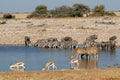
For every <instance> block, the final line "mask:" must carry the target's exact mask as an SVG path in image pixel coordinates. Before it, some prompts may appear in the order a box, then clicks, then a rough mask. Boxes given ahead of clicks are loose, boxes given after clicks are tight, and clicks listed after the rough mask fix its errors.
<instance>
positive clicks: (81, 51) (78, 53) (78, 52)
mask: <svg viewBox="0 0 120 80" xmlns="http://www.w3.org/2000/svg"><path fill="white" fill-rule="evenodd" d="M83 54H85V49H84V48H77V49H76V50H75V53H74V54H72V56H71V58H74V57H77V58H78V59H79V58H80V56H81V58H82V56H83Z"/></svg>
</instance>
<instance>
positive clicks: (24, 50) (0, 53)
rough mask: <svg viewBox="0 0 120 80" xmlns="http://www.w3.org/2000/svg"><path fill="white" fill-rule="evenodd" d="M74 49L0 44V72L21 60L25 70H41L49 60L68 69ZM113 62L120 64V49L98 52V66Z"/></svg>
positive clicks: (60, 67) (103, 66)
mask: <svg viewBox="0 0 120 80" xmlns="http://www.w3.org/2000/svg"><path fill="white" fill-rule="evenodd" d="M73 52H74V50H70V49H68V50H63V49H41V48H36V47H24V46H0V72H1V71H5V72H6V71H10V70H9V66H10V64H14V63H16V62H20V61H23V62H25V67H26V69H25V70H26V71H41V70H42V68H43V67H44V65H45V64H46V63H47V62H49V61H54V62H56V66H57V69H58V70H60V69H69V68H70V64H69V61H70V60H69V59H70V58H69V57H70V55H71V54H72V53H73ZM115 64H120V49H119V48H117V49H116V50H115V52H113V53H110V52H100V53H99V58H98V65H97V67H98V68H107V67H108V66H107V65H109V67H111V68H115V67H116V66H114V65H115ZM81 65H82V64H81Z"/></svg>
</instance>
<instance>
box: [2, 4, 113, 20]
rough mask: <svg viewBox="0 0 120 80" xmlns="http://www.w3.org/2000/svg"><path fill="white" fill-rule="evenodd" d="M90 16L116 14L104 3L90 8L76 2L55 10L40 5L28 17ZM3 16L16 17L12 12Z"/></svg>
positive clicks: (7, 17)
mask: <svg viewBox="0 0 120 80" xmlns="http://www.w3.org/2000/svg"><path fill="white" fill-rule="evenodd" d="M83 16H84V17H88V16H115V14H114V13H113V12H108V11H106V10H105V6H104V5H97V6H95V7H94V8H93V9H90V7H89V6H88V5H84V4H80V3H75V4H73V5H72V7H70V6H66V5H62V6H60V7H57V8H55V9H53V10H48V9H47V6H46V5H38V6H36V8H35V10H34V11H33V12H32V13H31V14H30V15H29V16H27V18H50V17H83ZM3 18H6V19H10V18H15V16H12V15H11V14H4V16H3Z"/></svg>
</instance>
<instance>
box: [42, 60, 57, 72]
mask: <svg viewBox="0 0 120 80" xmlns="http://www.w3.org/2000/svg"><path fill="white" fill-rule="evenodd" d="M50 67H51V68H52V70H55V69H57V67H56V64H55V62H52V61H51V62H48V63H46V65H45V67H44V68H43V69H42V70H50Z"/></svg>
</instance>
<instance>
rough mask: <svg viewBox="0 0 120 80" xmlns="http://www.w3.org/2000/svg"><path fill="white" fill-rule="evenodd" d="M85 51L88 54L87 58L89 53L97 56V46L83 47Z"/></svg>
mask: <svg viewBox="0 0 120 80" xmlns="http://www.w3.org/2000/svg"><path fill="white" fill-rule="evenodd" d="M85 53H86V54H87V55H88V58H89V56H90V55H94V56H96V58H98V49H97V47H88V48H85Z"/></svg>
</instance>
